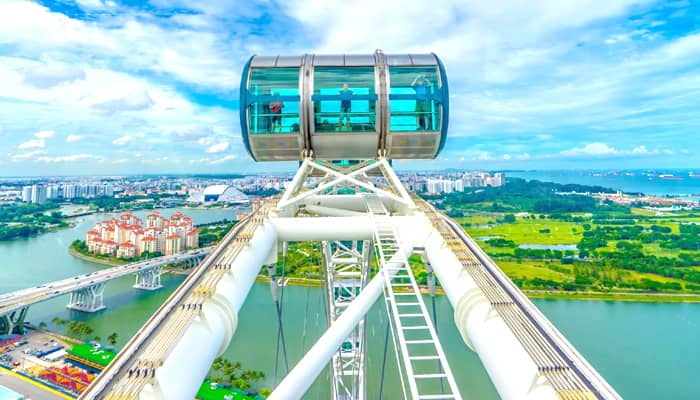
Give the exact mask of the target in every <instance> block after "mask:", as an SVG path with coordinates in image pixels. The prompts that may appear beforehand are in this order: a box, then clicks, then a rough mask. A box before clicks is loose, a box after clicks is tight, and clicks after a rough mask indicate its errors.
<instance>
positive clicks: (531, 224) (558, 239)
mask: <svg viewBox="0 0 700 400" xmlns="http://www.w3.org/2000/svg"><path fill="white" fill-rule="evenodd" d="M543 229H549V233H541V232H540V231H541V230H543ZM465 230H466V231H467V233H469V235H471V236H472V237H481V236H502V237H503V238H505V239H508V240H512V241H514V242H515V243H517V244H519V245H520V244H542V245H548V244H577V243H578V242H579V241H580V240H581V236H582V234H583V227H582V226H581V224H577V223H574V222H564V221H556V220H549V219H525V218H518V219H517V220H516V222H515V223H514V224H501V225H496V226H494V227H492V228H483V229H474V228H469V227H466V228H465Z"/></svg>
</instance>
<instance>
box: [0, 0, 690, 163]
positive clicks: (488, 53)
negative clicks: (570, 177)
mask: <svg viewBox="0 0 700 400" xmlns="http://www.w3.org/2000/svg"><path fill="white" fill-rule="evenodd" d="M462 3H463V2H454V1H448V0H445V1H438V2H437V3H435V2H431V3H430V4H419V3H411V4H405V3H400V2H392V1H388V2H384V3H382V4H381V5H378V4H375V3H373V2H369V1H360V2H356V3H354V4H349V3H344V2H333V1H329V2H319V3H315V4H314V3H312V4H310V5H309V4H308V3H305V2H296V1H290V2H284V3H280V4H277V3H270V2H207V4H202V5H193V4H189V3H187V2H180V1H167V0H154V1H152V2H149V3H140V4H139V3H134V2H129V3H128V5H127V4H125V3H122V2H115V1H101V0H80V1H77V2H54V1H42V2H27V1H7V2H2V3H0V58H1V59H2V62H1V63H0V103H2V107H1V108H0V121H1V122H0V140H2V141H3V144H4V145H3V150H4V151H2V152H0V171H1V172H0V175H2V176H42V175H52V176H53V175H84V174H86V173H89V174H99V175H132V174H139V173H147V174H158V173H167V174H197V173H242V174H245V173H254V172H264V171H272V172H282V171H289V172H292V171H293V170H294V169H295V167H296V164H295V163H266V164H256V163H254V162H253V161H252V160H251V159H250V158H249V156H248V155H247V154H246V153H245V150H244V148H243V145H242V143H241V138H240V128H239V116H238V85H239V80H240V71H241V68H242V66H243V64H244V62H245V61H246V60H247V58H248V57H249V56H250V55H252V54H298V53H304V52H318V53H342V52H348V53H370V52H373V51H374V50H375V49H376V48H382V49H383V50H384V51H385V52H387V53H393V52H426V51H434V52H436V53H437V54H438V55H439V56H440V57H441V58H442V59H443V60H444V61H445V64H446V68H447V75H448V79H449V82H450V90H451V105H452V115H451V120H450V131H449V137H448V142H447V145H446V147H445V151H444V152H443V153H442V154H441V155H440V157H439V158H438V159H436V160H432V161H415V162H412V161H403V162H401V161H399V162H396V163H395V166H396V168H397V169H399V170H440V169H445V168H461V169H484V170H508V169H574V168H586V169H590V168H594V169H663V168H693V167H694V166H696V165H697V164H693V162H694V161H695V159H696V158H697V155H698V153H700V141H697V140H692V139H693V138H695V137H696V136H697V135H698V133H699V132H698V130H699V129H698V126H700V119H699V117H698V116H697V113H696V112H695V108H696V107H697V99H698V98H700V85H698V83H700V67H699V65H700V62H699V61H700V32H698V29H699V25H698V19H697V17H696V16H697V15H698V14H700V4H698V3H697V2H685V1H679V2H673V3H664V2H659V1H646V0H639V1H636V0H624V1H616V2H606V3H605V4H599V2H594V1H581V2H576V3H575V4H574V3H573V2H567V3H566V4H559V3H558V2H553V1H551V2H550V1H541V2H536V3H532V4H529V5H528V6H527V7H523V6H521V4H520V3H519V2H516V1H513V2H508V3H507V4H506V3H504V4H503V5H502V7H501V8H500V9H494V8H493V7H491V6H490V5H489V4H488V3H486V2H480V1H477V2H470V3H469V4H462ZM309 7H310V8H312V9H314V12H309ZM407 21H415V22H416V23H413V24H411V23H408V24H407V23H406V22H407ZM319 33H320V34H319Z"/></svg>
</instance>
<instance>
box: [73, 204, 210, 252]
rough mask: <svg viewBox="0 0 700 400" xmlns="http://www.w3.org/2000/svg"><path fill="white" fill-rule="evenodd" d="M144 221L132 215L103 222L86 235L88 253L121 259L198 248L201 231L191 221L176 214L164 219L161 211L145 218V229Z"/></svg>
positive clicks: (124, 215) (178, 213)
mask: <svg viewBox="0 0 700 400" xmlns="http://www.w3.org/2000/svg"><path fill="white" fill-rule="evenodd" d="M142 224H143V223H142V221H141V219H139V218H138V217H136V216H135V215H134V214H133V213H131V212H125V213H123V214H121V215H120V216H119V219H117V218H111V219H109V220H105V221H101V222H98V223H96V224H95V226H94V227H93V229H91V230H90V231H88V232H87V233H86V243H87V245H88V250H89V251H90V252H94V253H100V254H111V255H117V256H119V257H134V256H136V255H139V254H141V253H143V252H144V251H148V252H154V253H155V252H159V253H164V254H175V253H178V252H180V251H183V250H184V249H185V248H197V247H199V230H198V229H197V228H195V227H194V225H193V223H192V218H190V217H188V216H187V215H185V214H183V213H181V212H176V213H175V214H173V215H172V216H171V217H170V218H165V217H164V216H162V215H160V214H159V213H158V212H155V211H154V212H152V213H151V214H148V216H147V217H146V227H145V229H144V227H143V225H142Z"/></svg>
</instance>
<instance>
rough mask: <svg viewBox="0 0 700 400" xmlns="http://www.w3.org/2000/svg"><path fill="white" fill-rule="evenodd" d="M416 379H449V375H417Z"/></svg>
mask: <svg viewBox="0 0 700 400" xmlns="http://www.w3.org/2000/svg"><path fill="white" fill-rule="evenodd" d="M413 377H414V378H419V379H437V378H447V374H415V375H413Z"/></svg>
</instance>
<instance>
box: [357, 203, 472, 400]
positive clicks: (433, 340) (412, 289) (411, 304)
mask: <svg viewBox="0 0 700 400" xmlns="http://www.w3.org/2000/svg"><path fill="white" fill-rule="evenodd" d="M366 200H367V208H368V209H369V212H370V218H371V219H372V220H373V222H374V228H375V231H374V243H375V249H376V251H377V254H378V258H379V263H380V273H381V274H383V276H384V281H385V290H384V297H385V300H386V302H387V304H388V305H389V307H388V308H389V309H390V310H391V314H392V315H391V318H392V319H393V324H394V327H395V333H396V335H397V336H398V344H399V347H400V351H401V353H400V354H401V361H402V363H403V366H404V369H405V371H406V377H407V378H408V379H407V380H408V386H409V390H410V393H411V398H412V399H413V400H420V399H425V400H430V399H435V400H437V399H459V400H461V399H462V397H461V395H460V394H459V390H458V388H457V383H456V382H455V380H454V377H453V375H452V371H451V370H450V366H449V365H448V363H447V359H446V358H445V353H444V351H443V349H442V346H441V345H440V341H439V340H438V337H437V334H436V333H435V328H434V327H433V323H432V320H431V319H430V316H429V314H428V310H427V308H426V307H425V303H424V302H423V296H422V295H421V293H420V289H419V288H418V285H417V284H416V280H415V277H414V276H413V272H412V271H411V267H410V265H409V263H408V259H406V257H405V256H404V253H403V251H402V250H401V246H400V243H399V238H398V235H397V233H396V228H395V227H394V225H393V224H392V222H391V217H390V216H389V214H388V213H387V210H386V208H385V207H384V204H382V202H381V200H379V199H378V198H377V197H369V196H368V197H367V199H366ZM445 381H446V382H447V385H445Z"/></svg>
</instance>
